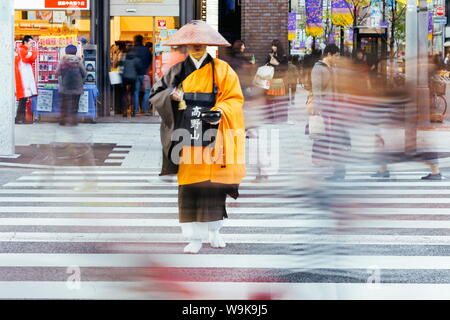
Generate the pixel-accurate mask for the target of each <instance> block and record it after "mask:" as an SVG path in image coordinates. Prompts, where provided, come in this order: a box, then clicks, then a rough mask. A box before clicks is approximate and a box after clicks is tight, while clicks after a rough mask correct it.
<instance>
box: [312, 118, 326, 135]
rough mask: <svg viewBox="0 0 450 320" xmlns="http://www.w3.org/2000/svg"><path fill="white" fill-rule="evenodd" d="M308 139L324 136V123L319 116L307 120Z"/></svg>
mask: <svg viewBox="0 0 450 320" xmlns="http://www.w3.org/2000/svg"><path fill="white" fill-rule="evenodd" d="M308 128H309V137H310V138H311V139H313V140H316V139H319V138H320V137H323V135H324V134H325V130H326V128H325V121H324V119H323V117H322V116H320V115H312V116H309V119H308Z"/></svg>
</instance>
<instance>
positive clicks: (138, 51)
mask: <svg viewBox="0 0 450 320" xmlns="http://www.w3.org/2000/svg"><path fill="white" fill-rule="evenodd" d="M132 52H133V53H134V55H135V56H136V57H138V58H139V59H140V61H141V62H140V64H139V66H138V67H137V77H136V83H135V85H134V100H133V101H134V103H133V106H134V108H133V110H132V111H133V112H132V116H133V117H134V116H135V115H136V114H137V113H138V112H139V102H140V98H139V93H140V91H141V86H142V85H143V84H144V80H145V75H146V74H147V71H148V69H149V68H150V66H151V64H152V55H151V51H150V48H147V47H145V46H144V37H143V36H141V35H137V36H135V37H134V48H133V50H132ZM142 110H144V107H142Z"/></svg>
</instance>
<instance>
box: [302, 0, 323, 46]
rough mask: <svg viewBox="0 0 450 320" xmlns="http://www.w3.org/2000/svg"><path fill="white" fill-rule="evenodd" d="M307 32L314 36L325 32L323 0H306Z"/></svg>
mask: <svg viewBox="0 0 450 320" xmlns="http://www.w3.org/2000/svg"><path fill="white" fill-rule="evenodd" d="M305 7H306V34H307V35H309V36H312V37H317V36H320V35H321V34H322V33H323V25H322V0H306V1H305Z"/></svg>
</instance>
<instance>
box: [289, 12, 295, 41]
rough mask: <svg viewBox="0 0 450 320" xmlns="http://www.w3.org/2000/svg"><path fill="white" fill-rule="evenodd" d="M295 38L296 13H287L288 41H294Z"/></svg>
mask: <svg viewBox="0 0 450 320" xmlns="http://www.w3.org/2000/svg"><path fill="white" fill-rule="evenodd" d="M296 36H297V13H296V12H289V13H288V40H289V41H292V40H295V38H296Z"/></svg>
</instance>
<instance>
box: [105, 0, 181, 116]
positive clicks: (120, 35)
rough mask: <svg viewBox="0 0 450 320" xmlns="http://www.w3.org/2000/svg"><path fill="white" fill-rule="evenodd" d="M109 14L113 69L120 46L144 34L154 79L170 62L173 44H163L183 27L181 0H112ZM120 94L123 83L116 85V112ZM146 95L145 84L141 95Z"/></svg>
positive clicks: (120, 52)
mask: <svg viewBox="0 0 450 320" xmlns="http://www.w3.org/2000/svg"><path fill="white" fill-rule="evenodd" d="M110 16H111V18H110V30H109V33H110V71H113V72H114V71H117V70H118V61H119V59H120V55H121V54H123V51H121V50H120V48H124V47H127V46H128V47H131V46H132V45H133V39H134V37H135V36H136V35H142V36H143V37H144V44H145V45H146V46H147V47H148V48H149V50H150V51H151V53H152V56H153V59H152V61H153V63H152V66H151V68H149V70H148V75H149V76H150V77H151V79H152V83H154V82H155V81H156V80H157V79H159V78H160V77H162V75H163V73H164V71H165V70H166V69H167V68H168V66H169V65H170V59H169V57H170V54H171V48H170V47H166V46H163V44H164V42H165V41H167V39H168V38H169V37H170V36H171V35H172V34H173V33H174V32H176V31H177V30H178V29H179V28H180V1H179V0H144V1H142V0H140V1H132V0H111V1H110ZM121 94H122V93H121V92H120V86H118V85H116V86H113V90H112V93H111V97H112V99H111V104H112V107H111V111H114V114H118V113H121V111H120V110H121V109H122V108H121V107H120V106H119V105H120V104H122V103H121V97H120V96H121ZM143 96H144V88H142V93H141V99H142V98H143ZM141 105H142V104H141Z"/></svg>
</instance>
